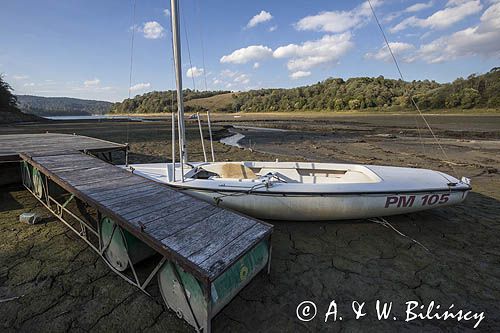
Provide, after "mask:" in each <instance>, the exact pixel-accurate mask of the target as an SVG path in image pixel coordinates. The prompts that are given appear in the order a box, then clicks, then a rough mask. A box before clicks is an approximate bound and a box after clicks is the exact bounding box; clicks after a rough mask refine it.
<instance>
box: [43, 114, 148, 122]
mask: <svg viewBox="0 0 500 333" xmlns="http://www.w3.org/2000/svg"><path fill="white" fill-rule="evenodd" d="M43 118H46V119H50V120H133V121H145V120H146V119H144V118H140V117H129V116H109V115H92V116H47V117H43Z"/></svg>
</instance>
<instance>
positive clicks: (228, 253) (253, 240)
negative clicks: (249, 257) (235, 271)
mask: <svg viewBox="0 0 500 333" xmlns="http://www.w3.org/2000/svg"><path fill="white" fill-rule="evenodd" d="M270 232H271V228H270V227H267V226H265V225H263V224H261V223H258V224H255V225H254V226H253V227H252V228H251V229H250V230H248V232H246V233H244V234H243V235H241V236H240V237H238V238H237V239H234V240H233V241H232V242H231V243H229V244H228V245H227V246H225V247H224V248H222V249H221V250H220V251H218V252H216V253H215V254H214V255H212V256H210V257H208V258H207V259H206V260H205V261H202V262H200V261H199V259H197V258H196V255H199V254H196V255H194V256H193V257H192V258H189V259H190V260H192V261H193V262H194V263H195V264H196V265H198V266H199V267H201V268H202V269H203V270H205V271H207V272H209V274H210V276H209V277H210V279H211V280H215V279H216V278H217V277H218V276H219V275H220V274H221V273H223V272H224V271H225V270H226V269H227V268H228V267H231V266H232V265H233V264H234V263H235V262H236V261H237V260H238V259H239V258H240V257H241V256H242V255H243V254H244V253H246V252H247V251H248V250H249V249H250V248H251V247H253V246H254V245H256V244H257V243H258V242H260V241H261V240H262V239H263V238H264V237H266V236H267V235H269V234H270ZM199 258H200V259H203V256H202V255H199Z"/></svg>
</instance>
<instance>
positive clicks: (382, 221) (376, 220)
mask: <svg viewBox="0 0 500 333" xmlns="http://www.w3.org/2000/svg"><path fill="white" fill-rule="evenodd" d="M368 221H370V222H373V223H377V224H380V225H381V226H384V227H386V228H389V229H392V230H394V231H395V232H396V233H397V234H399V235H400V236H402V237H404V238H407V239H409V240H411V241H412V242H413V243H415V244H417V245H419V246H420V247H422V248H423V249H424V250H425V251H427V252H429V253H430V254H432V252H431V251H430V250H429V249H428V248H427V247H425V246H424V245H423V244H422V243H420V242H419V241H418V240H416V239H413V238H411V237H409V236H407V235H405V234H404V233H402V232H401V231H399V230H398V229H396V228H395V227H394V226H393V225H392V224H390V223H389V221H387V220H386V219H384V218H383V217H375V218H371V219H368Z"/></svg>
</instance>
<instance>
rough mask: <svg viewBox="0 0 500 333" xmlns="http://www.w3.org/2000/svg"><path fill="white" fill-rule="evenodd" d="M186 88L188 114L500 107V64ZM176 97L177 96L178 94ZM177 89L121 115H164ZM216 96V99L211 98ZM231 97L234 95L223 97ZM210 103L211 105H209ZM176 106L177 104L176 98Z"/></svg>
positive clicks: (123, 107)
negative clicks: (437, 75) (435, 74)
mask: <svg viewBox="0 0 500 333" xmlns="http://www.w3.org/2000/svg"><path fill="white" fill-rule="evenodd" d="M218 93H219V94H220V92H197V91H191V90H186V95H185V98H186V101H188V102H187V103H186V105H187V107H186V110H187V112H190V111H197V110H200V111H202V110H204V109H210V110H211V111H223V112H239V111H244V112H277V111H310V110H330V111H335V110H338V111H341V110H363V109H388V110H404V109H408V108H411V102H410V96H413V98H414V100H415V101H416V102H417V103H418V105H419V107H420V108H422V109H460V108H461V109H470V108H500V68H499V67H496V68H493V69H492V70H491V71H489V72H488V73H486V74H482V75H476V74H472V75H470V76H469V77H468V78H466V79H463V78H458V79H456V80H455V81H453V82H451V83H444V84H441V83H437V82H435V81H429V80H423V81H412V82H405V81H402V80H393V79H385V78H384V77H383V76H379V77H376V78H369V77H359V78H351V79H348V80H344V79H340V78H330V79H327V80H325V81H322V82H318V83H317V84H313V85H310V86H304V87H297V88H291V89H259V90H250V91H246V92H238V93H233V94H227V92H225V93H226V94H225V95H219V94H218ZM174 95H175V94H174ZM172 96H173V95H172V92H171V91H167V92H151V93H147V94H144V95H142V96H136V97H135V98H133V99H126V100H124V101H123V102H121V103H115V104H114V105H113V107H112V112H115V113H160V112H169V111H170V110H171V107H172ZM210 96H211V97H210ZM223 96H231V97H230V98H221V97H223ZM205 102H206V103H205ZM173 107H174V108H176V104H175V96H174V104H173Z"/></svg>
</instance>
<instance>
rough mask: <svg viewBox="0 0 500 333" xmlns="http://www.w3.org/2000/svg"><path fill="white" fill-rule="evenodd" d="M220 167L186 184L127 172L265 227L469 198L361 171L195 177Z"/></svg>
mask: <svg viewBox="0 0 500 333" xmlns="http://www.w3.org/2000/svg"><path fill="white" fill-rule="evenodd" d="M223 164H224V162H220V163H208V164H205V163H198V164H195V165H194V166H193V165H191V166H188V165H184V166H183V169H182V170H183V171H182V172H184V174H185V175H186V176H185V177H184V181H181V178H182V172H181V168H180V165H179V164H177V165H176V166H175V168H172V165H171V164H166V163H157V164H139V165H133V166H132V169H133V171H134V173H136V174H138V175H141V176H143V177H146V178H149V179H152V180H154V181H157V182H162V183H165V184H168V185H170V186H173V187H176V188H178V189H180V190H182V191H185V192H187V193H189V194H191V195H193V196H195V197H197V198H199V199H202V200H205V201H207V202H209V203H212V204H216V205H219V206H221V207H223V208H228V209H232V210H235V211H239V212H241V213H244V214H247V215H249V216H253V217H256V218H260V219H267V220H285V221H333V220H347V219H363V218H369V217H378V216H389V215H396V214H406V213H413V212H418V211H423V210H427V209H431V208H436V207H445V206H450V205H455V204H459V203H461V202H463V201H464V200H465V198H466V197H467V194H468V193H469V191H470V190H471V187H470V185H469V183H468V180H464V181H461V180H458V179H456V178H454V177H452V176H450V175H447V174H444V173H442V172H438V171H433V170H428V169H414V168H400V167H389V166H376V165H359V164H332V163H310V162H241V163H239V164H237V165H238V166H242V165H243V167H242V170H243V171H244V172H243V173H242V174H241V175H240V176H241V177H243V176H245V177H243V178H238V177H235V176H234V175H232V176H224V175H223V172H220V175H222V176H215V177H214V176H211V175H212V174H214V173H213V172H212V173H211V174H208V175H204V176H203V177H205V178H197V176H196V170H199V169H203V170H204V171H205V172H206V171H210V170H212V171H217V170H221V166H222V165H223ZM233 166H234V165H233ZM186 170H188V171H187V172H186ZM233 171H234V170H233ZM254 171H255V174H253V173H254ZM174 172H175V177H174V176H172V175H173V174H174ZM217 172H219V171H217ZM249 174H250V177H249ZM270 174H271V176H269V175H270Z"/></svg>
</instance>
